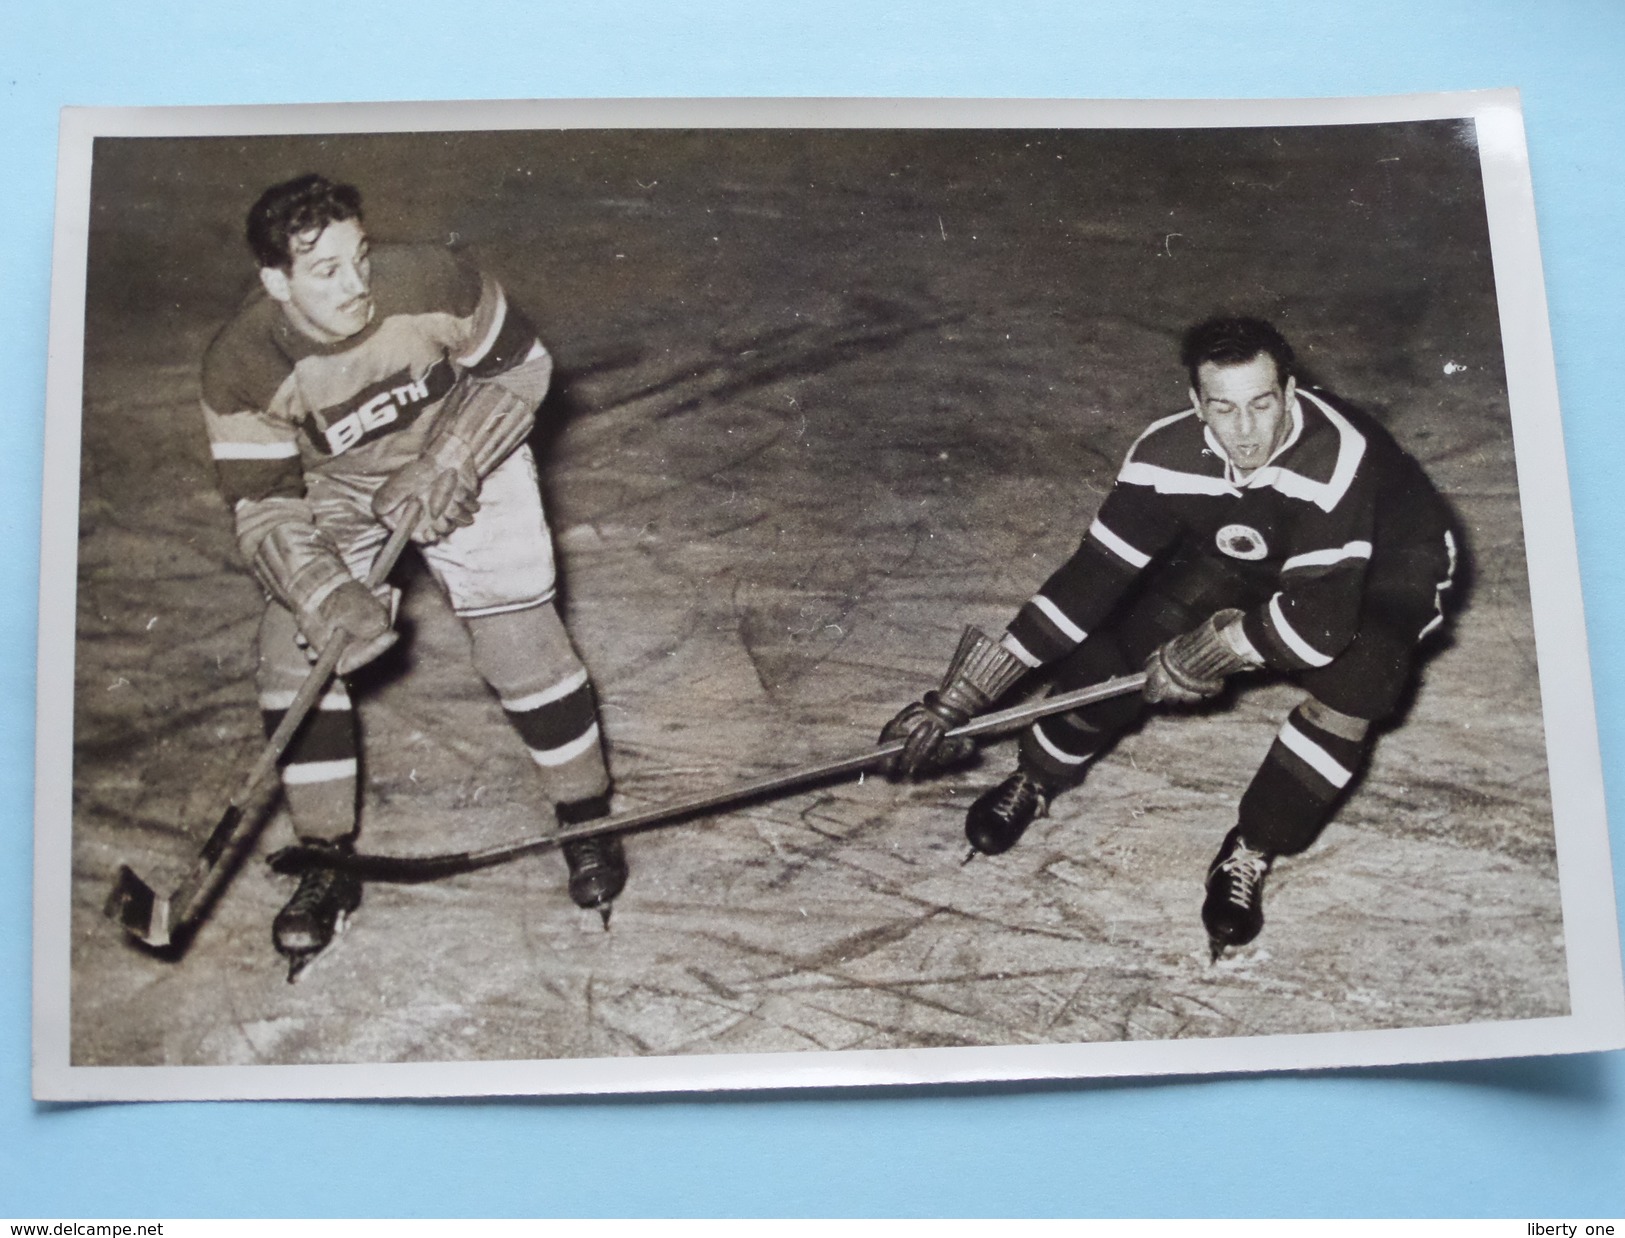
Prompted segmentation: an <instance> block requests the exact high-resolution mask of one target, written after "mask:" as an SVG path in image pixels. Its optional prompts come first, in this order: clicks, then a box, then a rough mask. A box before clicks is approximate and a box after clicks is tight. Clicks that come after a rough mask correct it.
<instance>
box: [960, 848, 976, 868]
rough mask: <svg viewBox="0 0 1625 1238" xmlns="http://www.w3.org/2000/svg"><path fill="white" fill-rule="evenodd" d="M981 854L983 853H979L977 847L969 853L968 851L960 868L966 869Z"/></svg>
mask: <svg viewBox="0 0 1625 1238" xmlns="http://www.w3.org/2000/svg"><path fill="white" fill-rule="evenodd" d="M981 854H982V853H981V852H980V851H978V850H977V849H976V848H975V847H972V848H971V849H970V850H969V851H967V852H966V853H965V858H964V859H963V860H961V861H959V867H960V868H964V867H965V865H967V864H969V863H970V862H971V861H972V860H974V859H975V858H976V857H977V856H979V855H981Z"/></svg>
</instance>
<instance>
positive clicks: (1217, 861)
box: [1202, 826, 1275, 963]
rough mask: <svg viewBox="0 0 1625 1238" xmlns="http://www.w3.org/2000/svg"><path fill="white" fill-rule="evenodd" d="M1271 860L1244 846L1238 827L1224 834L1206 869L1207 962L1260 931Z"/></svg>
mask: <svg viewBox="0 0 1625 1238" xmlns="http://www.w3.org/2000/svg"><path fill="white" fill-rule="evenodd" d="M1274 859H1275V857H1274V856H1272V855H1270V854H1269V853H1268V852H1266V851H1254V850H1253V849H1252V848H1251V847H1249V846H1247V844H1246V843H1245V842H1243V841H1242V838H1241V829H1240V827H1239V826H1238V827H1237V828H1236V829H1233V830H1231V831H1230V833H1228V834H1226V835H1225V838H1224V845H1223V846H1221V847H1220V848H1219V853H1218V855H1216V856H1214V857H1213V863H1212V865H1211V866H1210V867H1209V868H1208V871H1207V898H1206V899H1205V900H1204V901H1203V903H1202V924H1203V926H1204V927H1205V928H1206V929H1207V936H1208V948H1209V950H1210V952H1211V953H1210V959H1209V961H1210V962H1214V963H1217V962H1218V961H1219V958H1220V956H1221V955H1223V954H1224V952H1225V950H1226V949H1227V948H1228V947H1230V946H1245V945H1246V944H1247V943H1248V942H1250V941H1252V940H1253V938H1255V937H1257V936H1258V934H1259V933H1260V931H1262V929H1263V927H1264V878H1265V877H1266V876H1267V875H1268V874H1269V871H1270V865H1271V864H1272V863H1273V862H1274Z"/></svg>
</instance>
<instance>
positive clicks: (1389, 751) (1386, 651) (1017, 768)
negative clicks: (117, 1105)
mask: <svg viewBox="0 0 1625 1238" xmlns="http://www.w3.org/2000/svg"><path fill="white" fill-rule="evenodd" d="M1137 108H1138V110H1137ZM64 134H65V136H64V165H63V167H64V170H63V174H62V175H63V181H62V185H63V191H62V196H61V198H60V200H59V222H58V229H59V231H58V236H57V242H56V244H57V249H56V275H55V278H56V286H55V289H54V295H53V335H52V357H51V366H52V370H51V391H50V413H49V415H50V418H51V422H50V427H49V430H48V434H49V436H50V437H49V441H48V451H49V453H50V454H49V455H48V458H47V467H46V486H47V490H46V496H47V498H46V501H47V515H46V551H45V554H44V558H43V563H44V565H45V566H44V571H45V574H46V576H47V579H46V581H45V583H44V585H43V586H42V588H43V594H42V597H43V603H42V621H41V655H40V656H41V664H40V666H41V670H40V732H39V733H40V741H39V742H40V757H39V763H40V764H39V768H40V785H39V815H38V820H37V831H38V839H39V842H38V848H37V852H38V861H37V862H38V865H39V869H38V873H37V881H36V888H37V890H38V892H39V893H38V900H39V901H38V903H37V905H36V923H37V926H38V932H37V936H36V961H37V966H36V1016H35V1017H36V1023H35V1028H36V1041H35V1052H36V1063H35V1066H36V1071H35V1090H36V1095H37V1096H41V1097H42V1098H46V1099H74V1098H85V1099H95V1098H104V1097H106V1098H118V1097H127V1098H156V1099H164V1098H182V1097H212V1096H344V1095H428V1094H456V1093H463V1094H479V1093H495V1092H572V1091H577V1092H586V1091H640V1090H663V1089H666V1090H669V1089H674V1088H675V1089H683V1088H689V1089H692V1088H715V1087H747V1086H748V1087H776V1086H805V1085H812V1084H831V1083H835V1084H841V1083H863V1082H874V1083H903V1082H946V1081H962V1080H979V1079H1004V1078H1036V1077H1055V1076H1088V1075H1098V1074H1159V1073H1161V1074H1165V1073H1195V1072H1205V1071H1236V1070H1271V1069H1291V1068H1303V1067H1317V1066H1338V1065H1349V1064H1361V1063H1374V1062H1403V1061H1427V1060H1441V1059H1450V1058H1470V1057H1485V1056H1498V1055H1511V1054H1514V1053H1517V1054H1525V1055H1528V1054H1537V1053H1547V1052H1567V1051H1576V1050H1580V1049H1590V1048H1604V1047H1608V1046H1609V1045H1614V1044H1619V1043H1620V1041H1621V1038H1622V1029H1625V996H1622V994H1621V990H1620V981H1619V959H1618V942H1617V934H1616V928H1615V923H1616V921H1615V912H1614V904H1613V892H1612V889H1611V884H1610V880H1609V866H1608V861H1607V834H1606V823H1605V821H1604V818H1603V812H1602V791H1601V778H1600V768H1599V761H1598V757H1597V740H1596V733H1595V726H1594V723H1593V720H1592V707H1591V700H1590V688H1589V677H1588V669H1587V663H1586V651H1585V643H1584V632H1583V626H1582V624H1581V618H1580V608H1579V592H1578V579H1577V574H1576V570H1575V567H1574V549H1573V533H1572V529H1571V526H1570V517H1569V511H1568V499H1567V489H1566V481H1565V479H1564V474H1563V463H1562V439H1561V430H1560V425H1559V422H1558V410H1557V405H1556V396H1555V382H1554V381H1553V378H1552V374H1551V360H1550V344H1549V341H1548V339H1547V334H1546V332H1547V327H1546V322H1545V311H1544V300H1543V296H1542V292H1541V287H1540V269H1539V253H1538V246H1537V242H1536V239H1535V235H1534V231H1533V228H1534V217H1533V212H1532V208H1531V207H1530V206H1529V204H1528V202H1527V201H1526V197H1527V165H1526V159H1525V156H1524V155H1523V152H1522V145H1521V129H1520V128H1519V125H1518V112H1517V103H1516V96H1515V95H1512V94H1510V93H1499V94H1497V93H1489V94H1486V95H1474V96H1454V97H1451V96H1429V97H1417V98H1416V99H1412V100H1408V101H1407V100H1391V101H1386V102H1379V101H1370V102H1368V104H1367V105H1365V106H1363V107H1362V106H1361V105H1359V104H1354V103H1350V104H1348V105H1347V106H1346V107H1343V108H1342V109H1341V110H1340V108H1339V104H1338V101H1322V102H1320V103H1319V104H1308V103H1304V104H1293V103H1273V104H1256V105H1253V106H1251V107H1250V108H1244V107H1240V106H1232V107H1231V108H1230V109H1229V110H1228V111H1226V110H1225V109H1224V108H1222V107H1219V106H1218V105H1203V104H1186V105H1174V104H1166V105H1154V104H1146V105H1131V104H1120V105H1115V107H1113V108H1102V109H1099V110H1098V111H1095V112H1092V111H1090V109H1089V106H1088V105H1081V104H1080V105H1075V106H1072V107H1066V106H1062V105H1048V106H1047V107H1046V106H1045V105H1028V106H1026V107H1022V106H1016V105H1011V106H1006V107H1000V106H997V105H994V104H986V105H969V104H962V105H959V106H957V107H954V108H938V109H935V110H933V108H932V106H931V105H929V104H919V105H917V106H915V107H913V108H907V107H894V108H889V109H888V108H886V107H883V106H878V105H877V106H874V107H871V108H869V109H868V110H865V109H864V107H863V106H862V105H858V104H849V105H846V106H844V107H835V106H828V105H826V106H822V107H821V106H818V105H814V104H810V103H809V104H800V105H796V104H782V105H780V106H779V107H778V108H776V109H774V108H766V109H763V108H759V107H758V108H754V109H753V106H752V105H751V104H748V103H736V104H711V105H702V104H690V105H687V107H686V108H684V107H679V106H676V105H670V107H669V109H668V110H667V111H666V112H662V110H661V105H659V104H657V103H646V104H642V105H637V106H629V107H627V108H622V109H620V110H617V109H615V108H613V107H610V106H609V105H598V108H597V111H596V112H595V111H594V105H579V106H577V107H575V108H574V109H571V108H566V107H564V106H563V105H555V106H554V107H553V110H551V111H549V110H548V107H547V105H531V110H530V111H527V110H526V107H525V105H513V106H512V107H509V108H507V109H503V108H496V107H493V108H489V109H487V110H485V111H483V112H482V111H481V110H480V108H479V107H478V105H433V106H428V105H419V106H416V107H413V108H406V107H404V106H403V107H402V108H401V109H399V110H398V111H396V112H392V111H390V109H389V108H388V107H387V106H385V105H369V106H366V107H360V106H358V107H355V108H333V109H328V110H326V111H322V112H317V111H316V110H314V109H281V110H280V111H279V110H274V109H262V110H260V111H258V112H256V110H255V109H225V110H219V111H216V112H212V113H210V112H202V111H200V112H199V113H198V114H196V115H194V114H191V113H187V112H183V111H178V110H177V111H171V112H163V111H154V112H151V113H97V112H87V113H83V114H82V115H81V117H80V119H79V121H78V122H74V121H72V120H71V118H70V122H69V124H68V125H67V127H66V128H65V130H64ZM70 154H72V155H74V158H69V157H68V156H69V155H70ZM53 546H54V547H56V551H53V549H52V548H53ZM198 1068H209V1069H198Z"/></svg>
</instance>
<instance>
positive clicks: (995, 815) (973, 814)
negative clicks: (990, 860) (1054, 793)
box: [965, 769, 1050, 861]
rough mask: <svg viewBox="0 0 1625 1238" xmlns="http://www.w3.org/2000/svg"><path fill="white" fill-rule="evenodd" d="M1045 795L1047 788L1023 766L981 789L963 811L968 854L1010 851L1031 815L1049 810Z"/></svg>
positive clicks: (968, 857) (1046, 795) (1030, 819)
mask: <svg viewBox="0 0 1625 1238" xmlns="http://www.w3.org/2000/svg"><path fill="white" fill-rule="evenodd" d="M1049 797H1050V791H1049V789H1048V788H1047V787H1046V786H1045V785H1044V784H1043V783H1042V782H1040V781H1039V780H1038V779H1037V778H1034V777H1033V776H1032V775H1031V774H1029V773H1028V772H1027V771H1026V770H1024V769H1018V770H1017V771H1016V772H1015V773H1013V774H1011V775H1010V777H1008V778H1006V779H1005V780H1004V781H1003V782H1001V783H1000V784H999V785H998V786H996V787H993V788H992V789H991V790H988V791H984V792H982V794H981V795H979V796H978V797H977V799H976V802H975V803H974V804H972V805H971V806H970V811H969V812H967V813H966V814H965V838H966V839H967V840H968V841H969V843H970V845H971V855H972V856H974V855H976V854H977V853H978V852H980V853H981V854H982V855H1002V854H1003V853H1004V852H1006V851H1008V850H1010V848H1011V847H1014V846H1015V845H1016V843H1017V842H1019V841H1020V840H1021V836H1022V835H1023V834H1024V833H1026V832H1027V827H1028V826H1029V825H1031V824H1032V823H1033V819H1034V818H1036V817H1042V816H1044V815H1046V814H1047V813H1048V812H1049ZM966 859H967V861H968V860H969V859H970V856H967V857H966Z"/></svg>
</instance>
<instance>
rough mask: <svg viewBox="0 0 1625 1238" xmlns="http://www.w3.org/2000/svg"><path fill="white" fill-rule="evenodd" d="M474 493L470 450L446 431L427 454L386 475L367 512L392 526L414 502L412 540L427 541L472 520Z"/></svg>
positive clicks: (477, 482) (475, 505) (476, 488)
mask: <svg viewBox="0 0 1625 1238" xmlns="http://www.w3.org/2000/svg"><path fill="white" fill-rule="evenodd" d="M479 493H480V474H479V470H478V469H477V468H476V467H475V462H474V453H473V451H472V450H470V449H469V446H468V444H467V443H465V442H463V440H462V439H461V438H459V437H458V436H457V435H455V434H448V435H446V436H445V437H444V438H443V439H441V440H440V442H439V443H437V444H436V445H435V446H434V448H433V449H432V450H431V451H430V452H428V454H426V455H422V456H419V457H418V458H417V459H416V460H413V461H412V462H411V463H409V464H405V465H403V466H402V467H400V468H399V469H396V470H395V472H393V473H391V474H390V476H389V480H387V481H386V482H384V484H383V485H381V486H379V487H378V491H377V493H375V494H374V495H373V496H372V513H373V515H375V516H377V517H378V519H379V520H381V521H383V522H384V524H385V525H387V526H388V527H389V528H390V529H392V530H393V529H395V528H396V527H398V526H399V524H400V523H401V521H402V520H403V519H405V517H406V513H407V511H408V510H409V508H410V507H411V505H412V503H413V502H414V501H415V502H417V503H420V504H422V507H421V509H420V511H419V514H418V519H417V524H416V526H415V527H414V528H413V529H412V540H413V541H415V542H419V543H422V544H423V545H431V544H432V543H434V542H438V541H439V540H440V539H441V538H443V537H445V536H446V534H448V533H450V532H451V531H452V530H453V529H459V528H462V527H463V526H464V525H469V524H473V523H474V513H475V512H477V511H479V510H480V501H479V497H478V496H479Z"/></svg>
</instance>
